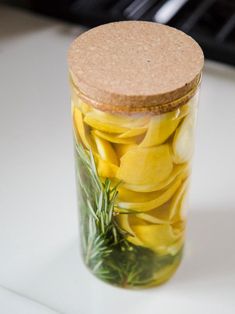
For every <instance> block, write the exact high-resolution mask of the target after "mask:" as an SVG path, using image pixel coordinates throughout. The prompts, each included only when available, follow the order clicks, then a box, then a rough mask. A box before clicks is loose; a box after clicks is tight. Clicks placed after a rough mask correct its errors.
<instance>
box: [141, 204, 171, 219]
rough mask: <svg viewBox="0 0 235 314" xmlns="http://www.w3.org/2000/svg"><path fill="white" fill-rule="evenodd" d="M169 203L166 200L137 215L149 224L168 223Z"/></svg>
mask: <svg viewBox="0 0 235 314" xmlns="http://www.w3.org/2000/svg"><path fill="white" fill-rule="evenodd" d="M170 204H171V201H167V202H166V203H164V204H163V205H161V206H159V207H157V208H154V209H153V210H150V211H148V212H146V213H141V214H137V217H138V218H140V219H143V220H144V221H147V222H148V223H151V224H169V223H170V218H169V217H170V210H171V209H170Z"/></svg>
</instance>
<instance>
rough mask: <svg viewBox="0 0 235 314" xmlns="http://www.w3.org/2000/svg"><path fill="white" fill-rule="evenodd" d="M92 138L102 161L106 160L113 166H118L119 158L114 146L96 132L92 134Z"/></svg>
mask: <svg viewBox="0 0 235 314" xmlns="http://www.w3.org/2000/svg"><path fill="white" fill-rule="evenodd" d="M92 136H93V138H94V141H95V144H96V148H97V152H98V154H99V155H100V157H101V159H103V160H106V161H108V162H110V163H111V164H114V165H118V158H117V155H116V153H115V150H114V149H113V147H112V145H111V144H110V143H109V142H107V141H106V140H104V139H102V138H100V137H98V136H96V135H95V134H94V132H92Z"/></svg>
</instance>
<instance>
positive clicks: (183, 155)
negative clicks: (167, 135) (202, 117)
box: [172, 115, 194, 164]
mask: <svg viewBox="0 0 235 314" xmlns="http://www.w3.org/2000/svg"><path fill="white" fill-rule="evenodd" d="M193 147H194V116H193V115H190V116H187V117H186V118H184V120H183V122H182V124H181V125H180V127H179V128H178V129H177V130H176V132H175V136H174V139H173V143H172V150H173V159H174V162H175V163H176V164H181V163H184V162H187V161H189V160H190V159H191V157H192V154H193Z"/></svg>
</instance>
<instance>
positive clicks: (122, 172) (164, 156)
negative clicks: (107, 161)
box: [117, 145, 173, 185]
mask: <svg viewBox="0 0 235 314" xmlns="http://www.w3.org/2000/svg"><path fill="white" fill-rule="evenodd" d="M172 169H173V163H172V158H171V155H170V150H169V146H168V145H162V146H159V147H151V148H141V147H137V148H134V149H131V150H129V151H128V152H127V153H126V154H125V155H123V156H122V157H121V160H120V168H119V170H118V173H117V178H118V179H120V180H123V181H125V182H127V183H129V184H134V185H136V184H140V185H145V184H146V185H148V184H158V183H160V182H161V181H163V180H165V179H166V178H167V177H168V176H169V175H170V173H171V171H172Z"/></svg>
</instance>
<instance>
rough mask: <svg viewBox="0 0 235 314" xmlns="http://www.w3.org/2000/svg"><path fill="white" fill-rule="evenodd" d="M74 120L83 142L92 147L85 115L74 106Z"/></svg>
mask: <svg viewBox="0 0 235 314" xmlns="http://www.w3.org/2000/svg"><path fill="white" fill-rule="evenodd" d="M73 121H74V127H75V130H76V133H77V135H78V136H79V137H80V139H81V141H82V143H83V144H84V146H85V147H86V148H90V146H91V141H90V138H89V135H88V132H87V130H86V128H85V125H84V123H83V117H82V113H81V111H80V110H79V109H78V108H77V107H75V106H74V108H73Z"/></svg>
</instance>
